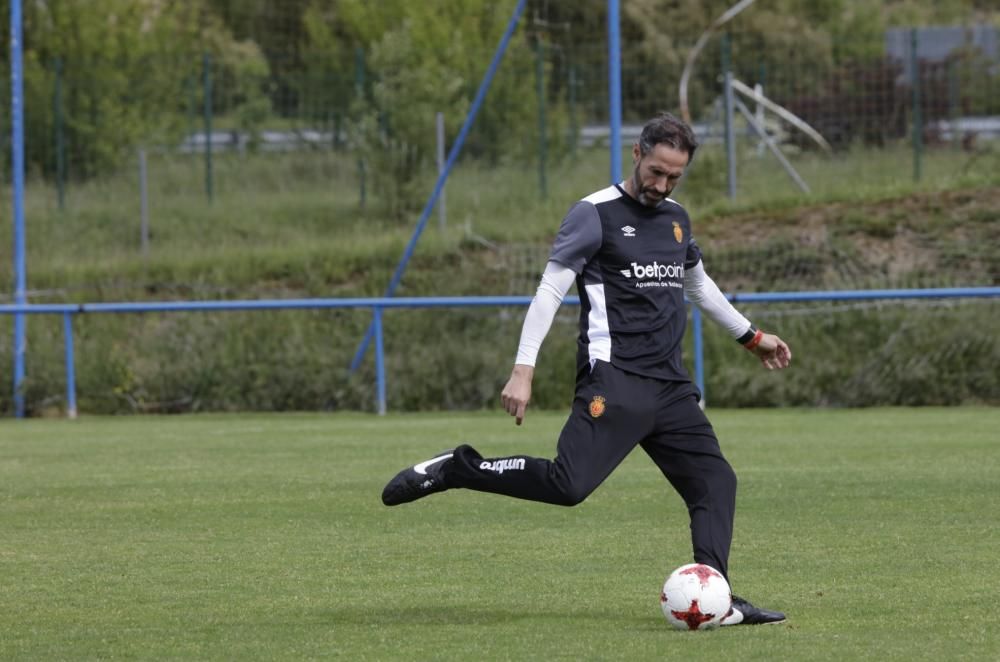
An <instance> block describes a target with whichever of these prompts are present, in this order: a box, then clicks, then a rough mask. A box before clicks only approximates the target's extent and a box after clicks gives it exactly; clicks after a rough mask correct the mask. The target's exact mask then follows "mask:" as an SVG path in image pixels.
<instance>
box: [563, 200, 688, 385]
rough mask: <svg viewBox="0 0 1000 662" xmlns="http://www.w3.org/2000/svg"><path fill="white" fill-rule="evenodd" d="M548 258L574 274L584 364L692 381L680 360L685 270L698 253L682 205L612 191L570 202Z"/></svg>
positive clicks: (579, 344)
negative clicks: (651, 204) (648, 203)
mask: <svg viewBox="0 0 1000 662" xmlns="http://www.w3.org/2000/svg"><path fill="white" fill-rule="evenodd" d="M549 259H550V260H553V261H555V262H558V263H559V264H562V265H565V266H566V267H569V268H570V269H572V270H573V271H575V272H576V273H577V279H576V286H577V290H578V291H579V293H580V304H581V306H580V308H581V309H580V337H579V339H578V346H579V351H578V353H577V358H578V362H579V364H580V366H581V367H582V366H583V365H584V364H586V363H591V364H592V363H593V361H608V362H610V363H612V364H614V365H615V366H617V367H619V368H621V369H622V370H626V371H629V372H633V373H635V374H639V375H645V376H647V377H655V378H658V379H665V380H671V381H690V377H689V376H688V374H687V371H685V370H684V366H683V364H682V362H681V339H682V338H683V336H684V328H685V324H686V321H687V310H686V308H685V305H684V270H685V269H690V268H692V267H694V266H695V265H696V264H698V262H699V261H700V260H701V250H700V249H699V248H698V244H697V243H695V241H694V238H693V237H692V236H691V221H690V219H689V218H688V215H687V212H686V211H684V208H683V207H681V206H680V205H679V204H677V203H676V202H674V201H673V200H671V199H670V198H667V199H666V200H664V201H663V202H661V203H660V204H659V205H657V206H656V207H647V206H645V205H643V204H641V203H640V202H638V201H637V200H635V199H633V198H632V197H631V196H629V195H628V194H627V193H625V191H624V190H623V189H622V188H621V186H619V185H615V186H609V187H608V188H606V189H602V190H600V191H597V192H596V193H593V194H591V195H589V196H587V197H586V198H584V199H583V200H581V201H580V202H578V203H576V204H575V205H573V207H572V208H571V209H570V210H569V213H567V215H566V218H565V219H563V222H562V225H561V226H560V228H559V234H558V235H557V236H556V239H555V242H554V244H553V246H552V253H551V255H550V257H549Z"/></svg>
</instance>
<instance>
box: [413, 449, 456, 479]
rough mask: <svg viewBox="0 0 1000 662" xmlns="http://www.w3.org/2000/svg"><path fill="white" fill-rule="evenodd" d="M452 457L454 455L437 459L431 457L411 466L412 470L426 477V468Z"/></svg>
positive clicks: (440, 456)
mask: <svg viewBox="0 0 1000 662" xmlns="http://www.w3.org/2000/svg"><path fill="white" fill-rule="evenodd" d="M452 455H454V453H448V454H447V455H439V456H438V457H432V458H431V459H429V460H427V461H426V462H421V463H420V464H415V465H413V470H414V471H416V472H417V473H418V474H421V475H425V476H426V475H427V467H429V466H431V465H432V464H434V463H435V462H441V461H442V460H447V459H448V458H449V457H451V456H452Z"/></svg>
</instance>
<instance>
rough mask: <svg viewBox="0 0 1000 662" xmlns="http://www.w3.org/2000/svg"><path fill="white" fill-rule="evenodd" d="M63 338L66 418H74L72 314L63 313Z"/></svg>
mask: <svg viewBox="0 0 1000 662" xmlns="http://www.w3.org/2000/svg"><path fill="white" fill-rule="evenodd" d="M63 338H64V340H65V343H66V417H67V418H76V369H75V368H74V364H75V359H74V357H73V314H72V313H63Z"/></svg>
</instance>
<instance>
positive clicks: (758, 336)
mask: <svg viewBox="0 0 1000 662" xmlns="http://www.w3.org/2000/svg"><path fill="white" fill-rule="evenodd" d="M763 339H764V332H763V331H761V330H760V329H757V333H755V334H753V338H751V339H750V340H748V341H747V342H745V343H743V346H744V347H746V348H747V349H748V350H750V351H751V352H752V351H753V349H754V347H756V346H757V345H759V344H760V341H761V340H763Z"/></svg>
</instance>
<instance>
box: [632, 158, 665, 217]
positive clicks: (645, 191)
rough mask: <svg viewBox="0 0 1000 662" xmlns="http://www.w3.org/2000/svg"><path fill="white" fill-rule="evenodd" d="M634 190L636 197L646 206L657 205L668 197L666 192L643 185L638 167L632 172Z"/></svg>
mask: <svg viewBox="0 0 1000 662" xmlns="http://www.w3.org/2000/svg"><path fill="white" fill-rule="evenodd" d="M632 190H633V191H635V199H636V200H638V201H639V204H641V205H644V206H646V207H655V206H656V205H658V204H660V203H661V202H663V200H664V198H666V197H667V194H666V193H664V194H662V195H661V194H660V193H659V192H657V191H656V189H650V188H646V187H644V186H643V185H642V180H640V179H639V168H638V167H636V169H635V170H634V171H633V172H632Z"/></svg>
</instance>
